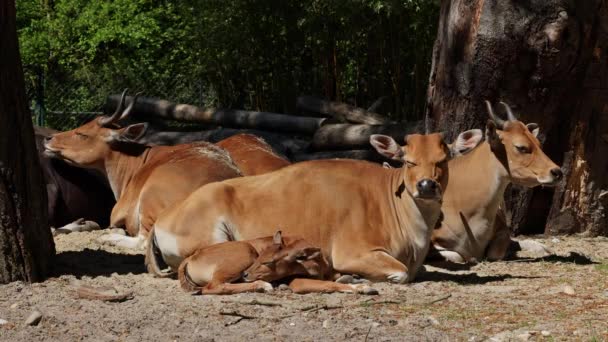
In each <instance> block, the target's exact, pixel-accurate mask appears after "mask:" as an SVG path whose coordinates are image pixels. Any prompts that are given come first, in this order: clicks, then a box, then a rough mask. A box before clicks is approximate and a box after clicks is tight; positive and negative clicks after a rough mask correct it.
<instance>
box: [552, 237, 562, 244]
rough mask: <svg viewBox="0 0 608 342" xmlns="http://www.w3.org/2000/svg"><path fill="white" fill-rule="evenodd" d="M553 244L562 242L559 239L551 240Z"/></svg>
mask: <svg viewBox="0 0 608 342" xmlns="http://www.w3.org/2000/svg"><path fill="white" fill-rule="evenodd" d="M551 242H553V243H558V242H560V240H559V239H558V238H553V239H551Z"/></svg>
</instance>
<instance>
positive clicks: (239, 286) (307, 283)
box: [178, 231, 378, 294]
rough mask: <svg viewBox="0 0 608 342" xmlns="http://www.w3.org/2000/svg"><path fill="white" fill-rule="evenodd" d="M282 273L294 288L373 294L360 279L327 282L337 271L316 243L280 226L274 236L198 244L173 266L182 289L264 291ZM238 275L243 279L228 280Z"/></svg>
mask: <svg viewBox="0 0 608 342" xmlns="http://www.w3.org/2000/svg"><path fill="white" fill-rule="evenodd" d="M287 277H296V278H295V279H293V280H292V281H291V282H290V283H289V287H290V288H291V289H292V291H293V292H295V293H310V292H326V293H330V292H350V293H362V294H377V293H378V292H377V291H376V290H375V289H373V288H371V287H369V286H368V285H365V284H341V283H336V282H333V281H332V280H334V279H337V278H338V277H339V274H338V273H336V272H334V271H333V269H332V268H331V267H330V266H329V263H328V262H327V260H326V259H325V257H323V254H322V253H321V249H320V248H318V247H314V246H312V245H311V244H309V243H307V242H306V241H305V240H303V239H296V238H291V237H285V238H283V237H282V236H281V231H278V232H276V233H275V235H274V236H269V237H263V238H259V239H253V240H247V241H228V242H223V243H219V244H216V245H211V246H208V247H205V248H201V249H199V250H198V251H196V252H195V253H194V254H193V255H192V256H190V257H188V258H186V259H185V260H184V261H183V262H182V263H181V264H180V266H179V270H178V278H179V281H180V284H181V286H182V288H183V289H184V290H186V291H189V292H193V293H198V292H200V293H202V294H234V293H241V292H261V291H270V290H272V285H271V284H270V283H269V282H271V281H276V280H281V279H285V278H287ZM297 277H312V278H315V279H305V278H297ZM238 280H244V281H245V283H232V282H235V281H238Z"/></svg>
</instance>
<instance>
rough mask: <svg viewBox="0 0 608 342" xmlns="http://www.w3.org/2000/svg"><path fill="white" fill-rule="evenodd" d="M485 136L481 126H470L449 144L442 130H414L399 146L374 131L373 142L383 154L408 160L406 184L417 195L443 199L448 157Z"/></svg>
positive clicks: (462, 150)
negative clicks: (426, 132)
mask: <svg viewBox="0 0 608 342" xmlns="http://www.w3.org/2000/svg"><path fill="white" fill-rule="evenodd" d="M482 137H483V135H482V133H481V131H480V130H470V131H466V132H463V133H461V134H460V135H459V136H458V138H457V140H456V141H455V142H454V143H453V144H451V145H448V144H446V143H445V141H444V139H443V134H441V133H434V134H428V135H421V134H411V135H408V136H406V137H405V139H404V141H405V145H404V146H399V144H397V142H396V141H395V140H394V139H393V138H391V137H389V136H386V135H380V134H374V135H372V136H371V137H370V143H371V144H372V146H374V148H375V149H376V150H377V151H378V152H379V153H380V154H382V155H383V156H385V157H387V158H391V159H395V160H399V161H402V162H403V163H404V166H403V184H404V185H405V188H406V189H407V191H408V192H409V193H410V194H412V196H413V197H414V198H416V199H427V200H436V201H439V200H441V196H442V193H443V189H444V188H445V186H446V183H447V167H448V165H447V162H448V160H449V159H450V158H452V157H457V156H460V155H462V154H464V153H466V151H468V150H470V149H472V148H474V147H475V146H477V144H478V143H479V142H480V141H481V139H482Z"/></svg>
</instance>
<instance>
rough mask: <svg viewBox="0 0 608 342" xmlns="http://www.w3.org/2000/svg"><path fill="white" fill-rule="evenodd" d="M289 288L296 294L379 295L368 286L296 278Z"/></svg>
mask: <svg viewBox="0 0 608 342" xmlns="http://www.w3.org/2000/svg"><path fill="white" fill-rule="evenodd" d="M289 288H291V290H292V291H293V292H294V293H300V294H303V293H333V292H344V293H360V294H366V295H377V294H378V290H376V289H374V288H372V287H370V286H369V285H366V284H341V283H336V282H333V281H327V280H317V279H302V278H296V279H294V280H292V281H291V282H290V283H289Z"/></svg>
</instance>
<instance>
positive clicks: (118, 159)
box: [103, 147, 151, 200]
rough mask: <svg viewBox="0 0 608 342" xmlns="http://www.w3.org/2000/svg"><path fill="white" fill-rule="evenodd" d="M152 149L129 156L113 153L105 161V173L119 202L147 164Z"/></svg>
mask: <svg viewBox="0 0 608 342" xmlns="http://www.w3.org/2000/svg"><path fill="white" fill-rule="evenodd" d="M150 149H151V148H150V147H146V148H145V149H144V150H143V152H142V153H141V154H138V155H129V154H126V153H123V152H120V151H112V152H110V154H109V155H108V157H106V159H105V161H104V170H103V171H104V172H105V174H106V176H107V177H108V182H109V183H110V187H111V188H112V192H114V197H115V198H116V199H117V200H118V199H119V198H120V196H121V194H122V192H123V190H124V189H125V188H126V187H127V185H129V183H130V182H131V179H132V178H133V176H134V175H135V173H136V172H137V171H139V169H140V168H141V167H142V166H143V165H144V164H145V163H146V161H147V159H148V154H149V153H150Z"/></svg>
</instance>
